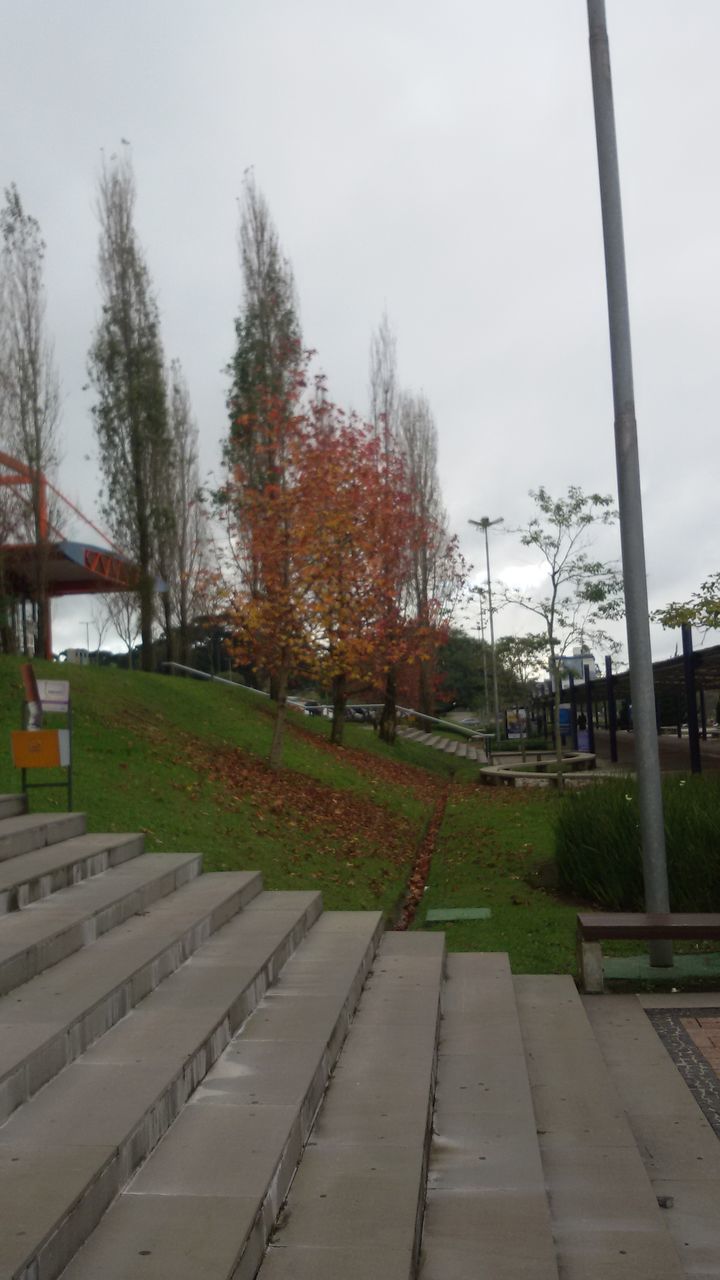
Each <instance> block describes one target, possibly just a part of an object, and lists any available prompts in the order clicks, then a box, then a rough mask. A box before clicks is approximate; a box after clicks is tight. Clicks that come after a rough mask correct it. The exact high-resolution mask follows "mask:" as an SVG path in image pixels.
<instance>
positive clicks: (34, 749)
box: [10, 729, 70, 769]
mask: <svg viewBox="0 0 720 1280" xmlns="http://www.w3.org/2000/svg"><path fill="white" fill-rule="evenodd" d="M10 737H11V739H12V757H13V764H14V765H15V768H16V769H54V768H59V767H61V766H62V767H63V768H65V767H67V765H68V764H69V763H70V742H69V734H68V731H67V729H15V730H13V732H12V733H11V734H10Z"/></svg>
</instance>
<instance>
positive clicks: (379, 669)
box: [302, 403, 422, 743]
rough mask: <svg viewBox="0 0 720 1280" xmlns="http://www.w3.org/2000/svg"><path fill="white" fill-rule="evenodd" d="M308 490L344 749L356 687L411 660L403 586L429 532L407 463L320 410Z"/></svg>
mask: <svg viewBox="0 0 720 1280" xmlns="http://www.w3.org/2000/svg"><path fill="white" fill-rule="evenodd" d="M302 483H303V486H304V488H305V490H306V494H307V502H306V504H305V506H304V508H303V509H304V512H305V519H306V525H305V529H304V537H305V545H306V547H307V549H308V553H309V556H308V572H309V575H310V580H309V584H308V586H309V590H308V596H307V602H308V609H309V616H310V618H311V620H312V631H313V634H314V642H315V661H314V665H315V670H316V672H317V674H318V676H319V677H320V679H321V680H322V681H323V682H324V683H325V684H326V685H329V686H330V688H331V690H332V699H333V724H332V732H331V740H332V741H333V742H336V743H339V742H341V741H342V734H343V727H344V722H345V706H346V703H347V697H348V692H349V688H350V685H351V683H352V682H361V683H368V682H372V683H378V682H379V680H380V679H382V678H383V676H384V675H385V674H386V673H387V672H388V671H389V670H391V669H394V668H395V666H396V665H397V663H398V662H401V661H403V660H407V659H408V658H409V657H410V646H411V642H412V634H411V631H410V628H409V627H408V624H407V621H406V619H405V618H404V616H403V612H402V606H401V598H402V585H403V582H404V581H405V580H406V578H407V574H408V572H409V569H410V564H411V549H412V548H413V547H414V546H415V545H416V543H417V542H418V541H419V540H420V539H421V537H422V530H421V527H420V525H419V523H418V521H417V520H416V518H415V512H414V506H413V502H412V495H411V493H410V490H409V488H408V484H407V476H406V472H405V468H404V465H403V462H402V459H401V458H400V456H399V455H398V454H396V453H393V452H392V451H390V450H387V449H386V448H384V447H383V445H382V443H381V442H380V441H379V440H378V438H377V435H376V433H375V432H374V430H373V428H372V427H371V426H369V425H368V424H366V423H363V422H361V421H360V420H359V419H357V418H355V417H352V416H351V417H346V416H345V415H344V414H343V413H342V412H341V411H340V410H338V409H337V408H335V407H334V406H328V405H327V404H324V403H321V404H320V405H316V406H315V408H314V411H313V432H312V439H311V442H310V446H309V448H308V449H307V452H306V455H305V458H304V461H303V469H302Z"/></svg>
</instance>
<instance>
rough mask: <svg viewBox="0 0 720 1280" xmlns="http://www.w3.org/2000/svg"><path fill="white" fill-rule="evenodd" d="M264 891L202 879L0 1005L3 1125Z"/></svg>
mask: <svg viewBox="0 0 720 1280" xmlns="http://www.w3.org/2000/svg"><path fill="white" fill-rule="evenodd" d="M261 889H262V877H261V876H260V875H259V873H258V872H252V871H227V872H218V873H216V874H215V875H212V876H199V877H198V878H197V879H195V880H193V881H191V883H190V884H188V885H185V887H184V888H182V889H178V890H177V892H176V893H173V894H170V895H169V896H168V897H166V898H162V899H161V900H160V901H159V902H157V903H154V904H153V905H152V906H151V908H150V909H149V910H148V911H147V912H145V913H144V914H143V915H137V916H132V917H131V918H130V919H129V920H128V921H126V922H125V924H122V925H120V926H118V927H117V928H116V929H112V930H111V931H110V932H109V933H105V934H103V936H102V937H101V938H98V939H97V941H96V942H94V943H93V945H92V946H91V947H83V948H82V950H80V951H76V952H75V953H74V954H73V955H72V956H69V957H68V958H67V959H66V960H63V961H62V962H61V965H60V966H59V967H56V968H54V969H52V970H48V971H47V972H45V973H42V974H40V975H39V976H38V977H36V978H33V979H32V981H31V982H28V983H27V984H26V985H25V986H24V987H23V988H22V989H21V990H20V991H15V992H12V993H10V995H7V996H3V997H2V999H0V1123H1V1122H2V1121H3V1120H5V1119H6V1117H7V1116H8V1115H10V1114H11V1112H12V1111H14V1110H15V1108H16V1107H18V1106H20V1105H21V1104H22V1103H23V1102H26V1101H27V1099H28V1098H30V1097H32V1095H33V1094H35V1093H37V1091H38V1089H40V1088H41V1087H42V1085H44V1084H47V1082H48V1080H51V1079H52V1078H53V1076H55V1075H57V1073H58V1072H59V1071H60V1070H62V1068H63V1067H65V1066H67V1065H68V1063H70V1062H73V1061H74V1060H75V1058H77V1057H79V1056H80V1054H81V1053H84V1052H85V1050H86V1049H87V1048H89V1046H90V1045H91V1044H92V1043H93V1042H94V1041H95V1040H97V1039H98V1038H99V1037H100V1036H102V1035H104V1034H105V1032H106V1031H108V1030H109V1029H110V1027H112V1026H114V1025H115V1023H116V1022H118V1021H119V1020H120V1018H122V1017H124V1015H125V1014H126V1013H128V1012H129V1010H130V1009H133V1008H134V1007H135V1006H136V1005H137V1004H139V1003H140V1001H141V1000H142V999H144V997H145V996H146V995H147V994H148V993H149V992H150V991H153V990H154V989H155V987H157V986H158V985H159V984H160V983H161V982H162V981H163V980H164V979H165V978H166V977H167V976H168V975H169V974H171V973H173V972H174V971H175V970H176V969H177V968H179V966H180V965H181V964H183V962H184V961H185V960H187V959H188V957H189V956H191V955H192V954H193V953H194V952H195V951H196V950H197V949H198V947H200V946H201V945H202V944H203V943H204V942H206V941H207V939H208V938H209V937H210V936H211V935H212V934H213V933H215V932H216V930H217V929H220V928H221V927H222V926H223V925H224V924H227V922H228V920H230V919H231V918H232V917H233V916H234V915H235V914H236V913H237V912H238V911H240V910H241V909H242V908H243V907H245V906H247V904H248V903H249V902H251V901H252V899H253V898H255V897H256V896H257V894H258V893H259V892H260V891H261Z"/></svg>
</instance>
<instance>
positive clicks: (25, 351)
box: [0, 184, 60, 653]
mask: <svg viewBox="0 0 720 1280" xmlns="http://www.w3.org/2000/svg"><path fill="white" fill-rule="evenodd" d="M44 258H45V243H44V241H43V238H42V235H41V233H40V225H39V223H38V222H37V220H36V219H35V218H33V217H31V215H30V214H29V213H27V211H26V210H25V207H24V205H23V203H22V200H21V198H20V194H19V192H18V189H17V187H16V186H15V185H14V184H13V185H11V186H10V187H8V188H7V190H6V191H5V204H4V207H3V209H2V211H1V212H0V448H3V449H7V451H8V452H9V453H10V454H12V455H13V457H16V458H17V459H19V461H20V462H22V463H24V464H25V466H26V467H27V468H28V469H29V471H30V472H31V473H32V477H33V478H32V483H31V484H30V486H29V500H27V501H26V500H25V489H24V488H23V489H22V490H18V496H19V497H20V499H21V500H20V501H19V502H16V503H11V504H10V507H11V511H9V512H8V513H7V515H8V517H9V518H10V519H12V522H13V523H14V524H15V533H16V535H17V533H18V532H19V533H20V536H21V537H26V538H29V539H31V540H32V541H33V542H34V543H35V544H36V546H37V547H38V578H39V582H38V587H39V590H38V596H39V599H38V601H37V605H38V606H39V607H38V608H37V622H38V635H37V650H38V652H40V653H42V652H43V651H44V648H45V641H46V635H45V629H46V626H47V620H48V619H47V586H46V548H47V536H48V528H47V516H48V510H47V505H48V498H47V492H43V486H42V479H41V477H42V476H45V475H46V474H47V473H48V472H50V473H52V471H53V470H54V469H55V468H56V466H57V463H58V453H59V450H58V426H59V421H60V380H59V377H58V373H57V369H56V365H55V354H54V349H53V344H52V341H51V339H50V337H49V336H48V332H47V323H46V302H45V285H44V280H43V262H44Z"/></svg>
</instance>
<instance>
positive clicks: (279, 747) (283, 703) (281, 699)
mask: <svg viewBox="0 0 720 1280" xmlns="http://www.w3.org/2000/svg"><path fill="white" fill-rule="evenodd" d="M276 686H277V698H276V699H275V724H274V725H273V737H272V743H271V746H270V759H269V764H270V768H271V769H282V753H283V741H284V738H285V719H286V712H287V686H288V670H287V667H282V668H281V670H280V672H279V674H278V675H277V677H276Z"/></svg>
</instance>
